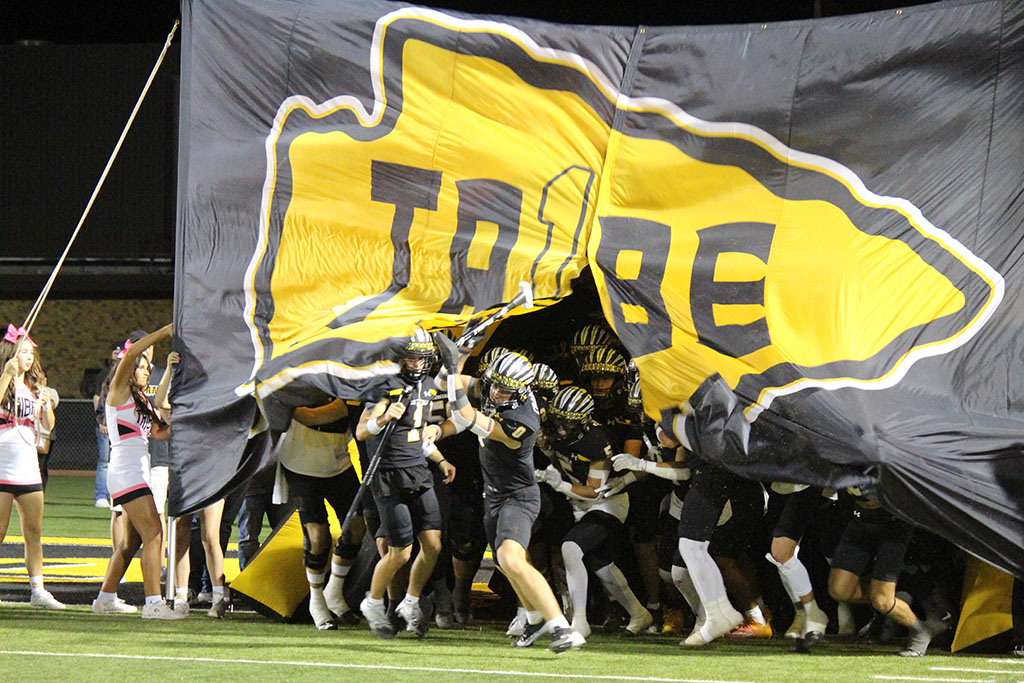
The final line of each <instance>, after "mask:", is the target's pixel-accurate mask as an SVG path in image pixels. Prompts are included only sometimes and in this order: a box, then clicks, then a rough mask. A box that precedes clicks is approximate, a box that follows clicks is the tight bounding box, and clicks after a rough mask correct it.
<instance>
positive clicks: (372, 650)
mask: <svg viewBox="0 0 1024 683" xmlns="http://www.w3.org/2000/svg"><path fill="white" fill-rule="evenodd" d="M46 498H47V508H46V515H45V519H44V529H43V533H44V536H46V537H48V538H56V537H61V538H79V539H81V538H86V539H88V538H94V539H98V540H100V541H102V540H104V539H106V538H107V536H108V533H109V528H108V523H109V513H108V512H107V511H106V510H102V509H97V508H95V507H93V505H92V479H91V478H89V477H72V476H54V477H52V478H51V480H50V484H49V486H48V487H47V492H46ZM17 534H18V527H17V523H16V522H15V521H13V520H12V524H11V532H10V534H9V537H8V539H7V543H5V544H4V546H3V550H4V552H5V554H6V555H7V556H9V559H8V560H6V561H7V562H8V563H9V564H10V566H11V568H12V572H11V574H12V576H10V577H9V578H8V579H6V581H7V583H5V584H4V586H6V587H7V588H6V592H5V593H4V597H3V599H4V601H5V602H3V603H0V678H2V680H5V681H43V680H45V681H53V680H61V681H94V680H102V679H103V678H110V677H126V676H140V675H141V676H145V677H147V678H154V679H166V680H211V681H220V680H231V681H237V680H240V679H242V678H243V677H244V678H251V677H258V678H262V679H269V680H281V679H287V680H290V681H298V680H323V679H324V678H325V677H332V676H342V677H344V678H346V679H348V680H374V681H381V680H383V681H423V680H425V679H429V678H431V677H444V678H450V679H455V680H459V681H464V680H467V681H475V680H481V681H483V680H487V681H495V680H499V681H500V680H510V679H512V680H523V681H528V680H540V679H548V680H580V681H584V680H632V681H705V682H707V683H720V682H726V681H729V682H734V681H751V682H753V681H773V682H778V683H794V682H800V681H814V682H822V681H824V682H831V681H866V680H875V681H886V680H889V681H962V682H965V683H966V682H972V683H973V682H977V683H982V682H991V683H999V682H1002V681H1007V682H1010V681H1024V661H1022V660H1018V659H1013V658H1011V657H1001V658H993V657H986V656H967V655H956V656H951V655H949V653H948V652H943V651H940V650H936V651H934V652H933V654H931V655H929V656H927V657H925V658H923V659H903V658H900V657H897V656H895V653H896V651H897V650H898V649H899V648H898V645H896V644H893V645H887V646H883V645H878V644H875V643H862V642H855V641H850V640H844V639H828V640H826V641H825V642H824V643H822V644H820V645H819V646H818V647H816V649H815V651H814V653H812V654H810V655H796V654H791V653H790V651H789V650H790V647H791V644H792V642H791V641H787V640H785V639H783V638H773V639H771V640H766V641H756V642H752V641H744V642H735V641H721V642H716V643H713V644H712V645H711V646H710V647H708V648H706V649H703V650H700V651H691V650H684V649H682V648H680V647H679V646H678V641H679V639H680V637H679V636H645V637H643V638H640V639H637V640H624V639H622V638H619V637H616V636H610V635H603V634H595V635H594V636H592V637H591V639H590V642H588V644H587V645H586V647H584V648H583V649H582V650H580V651H578V652H572V653H567V654H564V655H554V654H552V653H550V652H548V651H547V650H546V649H544V647H543V645H546V639H544V640H543V641H542V644H539V645H538V646H536V647H534V648H532V649H529V650H513V649H512V648H510V647H509V640H508V639H507V638H506V637H505V636H504V630H505V625H504V624H497V623H489V624H483V625H481V626H476V627H473V628H471V629H466V630H458V631H438V630H432V631H431V632H430V633H429V634H428V635H427V637H426V638H425V639H423V640H421V641H418V640H416V639H414V638H413V637H412V636H411V635H407V634H401V635H399V637H398V638H396V639H394V640H380V639H377V638H375V637H374V636H373V635H372V634H371V633H370V632H369V630H368V629H367V628H366V626H365V625H362V626H358V627H348V628H343V629H342V630H340V631H334V632H330V631H328V632H319V631H316V630H315V629H313V628H312V626H311V625H308V624H301V625H291V624H282V623H278V622H275V621H271V620H269V619H266V618H264V617H261V616H258V615H256V614H255V613H252V612H235V613H232V614H230V615H229V617H228V618H227V619H225V620H223V621H215V620H212V619H209V618H207V617H206V616H205V611H196V612H194V613H193V614H192V615H190V616H189V618H188V619H186V620H185V621H183V622H151V621H143V620H142V619H141V618H139V617H138V616H137V615H131V616H97V615H94V614H92V612H91V611H90V610H89V607H88V605H87V603H88V601H89V600H91V598H92V597H93V596H94V595H95V591H96V590H97V589H98V584H97V583H91V584H90V583H86V584H79V585H77V586H76V587H75V588H76V591H77V592H72V591H70V590H69V589H68V588H67V587H66V586H67V584H65V585H64V588H63V590H64V591H65V592H64V593H62V594H61V595H63V596H69V597H71V598H73V599H72V600H69V602H71V603H73V604H72V605H71V607H70V608H69V609H68V610H67V611H65V612H40V611H37V610H34V609H31V608H30V607H29V606H28V605H26V604H25V603H24V601H25V600H27V590H26V586H25V585H24V573H23V572H24V569H23V567H22V565H21V561H20V559H19V558H20V550H21V549H20V543H17V542H12V538H11V537H12V536H16V535H17ZM103 550H104V552H105V549H103ZM104 552H100V553H99V554H101V555H102V554H104ZM56 555H57V553H56V551H55V552H54V556H55V557H56ZM65 561H66V562H75V561H77V560H65ZM53 562H54V563H55V564H57V563H59V562H60V560H56V559H55V560H54V561H53ZM136 580H137V579H136ZM48 585H49V586H50V588H51V590H55V591H57V590H58V589H60V588H61V587H62V584H60V583H54V584H48ZM133 587H134V588H135V589H136V590H135V592H136V593H137V592H138V590H137V588H138V586H137V584H128V585H126V586H124V587H122V588H123V590H122V594H123V595H124V594H129V593H131V591H132V588H133ZM65 599H66V598H65ZM132 601H133V602H138V600H134V599H132ZM74 603H77V604H74Z"/></svg>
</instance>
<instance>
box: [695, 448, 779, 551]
mask: <svg viewBox="0 0 1024 683" xmlns="http://www.w3.org/2000/svg"><path fill="white" fill-rule="evenodd" d="M762 491H763V489H762V488H761V485H760V484H758V483H757V482H753V481H748V480H746V479H742V478H740V477H738V476H736V475H735V474H731V473H729V472H726V471H724V470H720V469H717V468H713V467H707V466H702V467H699V468H697V469H696V470H695V471H694V473H693V477H692V479H691V480H690V488H689V489H688V490H687V491H686V496H685V497H684V498H683V511H682V513H681V514H680V516H679V537H680V538H687V539H690V540H693V541H710V540H712V536H714V535H719V536H723V537H724V538H723V539H722V541H721V545H722V546H723V547H721V548H720V550H724V551H726V552H728V553H731V552H733V551H734V546H735V545H736V543H737V542H738V541H741V540H743V539H742V535H743V534H748V533H749V532H750V531H751V528H750V525H752V524H758V525H759V524H761V523H762V522H763V518H764V494H763V493H762ZM734 499H735V502H733V503H731V504H730V507H732V508H733V510H732V512H733V514H732V519H735V520H736V521H737V525H735V526H733V527H732V528H731V529H726V530H725V531H724V532H719V531H718V521H719V519H720V518H721V517H722V512H723V511H724V510H725V505H726V503H729V502H730V501H732V500H734ZM758 506H760V507H758ZM723 526H725V525H723ZM743 545H744V548H745V547H746V544H745V543H744V544H743ZM723 555H725V556H726V557H731V556H732V555H730V554H726V553H725V552H723Z"/></svg>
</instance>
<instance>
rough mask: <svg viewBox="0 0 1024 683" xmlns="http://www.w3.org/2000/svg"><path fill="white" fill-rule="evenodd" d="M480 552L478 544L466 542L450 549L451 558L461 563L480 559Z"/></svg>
mask: <svg viewBox="0 0 1024 683" xmlns="http://www.w3.org/2000/svg"><path fill="white" fill-rule="evenodd" d="M482 550H483V548H481V547H480V544H479V543H474V542H472V541H467V542H466V543H459V544H457V545H454V546H453V547H452V557H454V558H455V559H456V560H461V561H462V562H473V561H474V560H477V559H479V558H480V555H481V551H482Z"/></svg>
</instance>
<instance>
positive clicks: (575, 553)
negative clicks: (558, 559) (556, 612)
mask: <svg viewBox="0 0 1024 683" xmlns="http://www.w3.org/2000/svg"><path fill="white" fill-rule="evenodd" d="M562 562H563V563H564V564H565V584H566V586H567V587H568V588H569V599H570V600H572V620H573V621H576V622H580V623H582V622H585V621H587V584H588V583H589V582H590V577H589V576H588V575H587V567H586V566H585V565H584V564H583V550H582V549H580V547H579V545H577V544H576V543H573V542H571V541H567V542H565V543H563V544H562Z"/></svg>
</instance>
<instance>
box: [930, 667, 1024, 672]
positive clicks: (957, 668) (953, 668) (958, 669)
mask: <svg viewBox="0 0 1024 683" xmlns="http://www.w3.org/2000/svg"><path fill="white" fill-rule="evenodd" d="M928 668H929V669H930V670H932V671H962V672H964V673H975V674H1021V673H1024V671H1021V670H1020V669H963V668H960V667H955V666H931V667H928Z"/></svg>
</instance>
